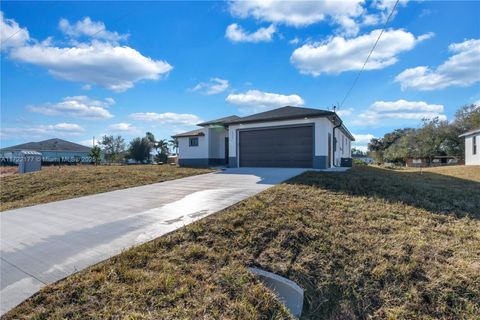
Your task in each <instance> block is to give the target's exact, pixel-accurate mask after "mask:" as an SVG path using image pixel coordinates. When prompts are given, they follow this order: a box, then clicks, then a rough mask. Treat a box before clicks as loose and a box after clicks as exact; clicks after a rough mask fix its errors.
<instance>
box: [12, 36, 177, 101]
mask: <svg viewBox="0 0 480 320" xmlns="http://www.w3.org/2000/svg"><path fill="white" fill-rule="evenodd" d="M10 57H11V58H12V59H14V60H17V61H21V62H25V63H30V64H33V65H38V66H42V67H45V68H47V69H48V71H49V72H50V73H51V74H52V75H53V76H55V77H57V78H60V79H63V80H68V81H75V82H82V83H87V84H96V85H99V86H102V87H105V88H108V89H110V90H113V91H118V92H120V91H125V90H127V89H129V88H132V87H133V86H134V83H135V82H138V81H141V80H157V79H159V78H160V77H161V76H162V75H165V74H167V73H168V72H170V71H171V70H172V68H173V67H172V66H171V65H170V64H168V63H167V62H165V61H161V60H153V59H151V58H149V57H145V56H143V55H142V54H141V53H140V52H138V51H137V50H135V49H133V48H130V47H126V46H115V45H112V44H109V43H102V42H92V43H91V44H79V45H78V46H76V47H70V48H59V47H53V46H49V45H45V44H35V45H32V46H25V47H17V48H14V49H12V51H11V53H10Z"/></svg>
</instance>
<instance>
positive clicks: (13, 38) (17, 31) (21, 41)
mask: <svg viewBox="0 0 480 320" xmlns="http://www.w3.org/2000/svg"><path fill="white" fill-rule="evenodd" d="M29 39H30V36H29V34H28V30H27V29H26V28H20V26H19V25H18V23H17V22H15V20H13V19H5V18H4V16H3V12H2V11H0V43H1V48H0V49H1V50H6V49H8V48H14V47H20V46H23V45H25V43H26V42H27V41H28V40H29Z"/></svg>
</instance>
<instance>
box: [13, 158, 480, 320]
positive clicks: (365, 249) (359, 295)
mask: <svg viewBox="0 0 480 320" xmlns="http://www.w3.org/2000/svg"><path fill="white" fill-rule="evenodd" d="M461 168H462V169H464V170H468V172H470V173H469V174H465V176H466V177H468V179H467V178H464V177H462V178H458V177H456V176H455V175H456V174H455V173H453V172H454V171H444V169H443V168H442V170H440V172H437V171H436V170H434V169H432V170H426V171H422V173H421V174H420V172H419V171H418V172H417V171H412V170H406V171H392V170H385V169H378V168H371V167H356V168H353V169H352V170H351V171H349V172H347V173H318V172H308V173H305V174H303V175H301V176H299V177H296V178H294V179H292V180H290V181H288V182H287V183H284V184H281V185H279V186H276V187H274V188H271V189H269V190H266V191H264V192H262V193H260V194H259V195H257V196H254V197H251V198H249V199H247V200H245V201H242V202H240V203H238V204H236V205H234V206H232V207H230V208H228V209H226V210H224V211H222V212H219V213H218V214H215V215H212V216H209V217H207V218H205V219H203V220H200V221H197V222H195V223H193V224H191V225H189V226H187V227H185V228H182V229H180V230H177V231H176V232H173V233H171V234H169V235H167V236H165V237H161V238H158V239H156V240H154V241H151V242H149V243H147V244H144V245H141V246H139V247H136V248H133V249H131V250H128V251H126V252H124V253H122V254H121V255H118V256H116V257H113V258H111V259H108V260H106V261H104V262H102V263H100V264H98V265H95V266H93V267H90V268H88V269H86V270H84V271H81V272H79V273H77V274H75V275H72V276H70V277H68V278H66V279H64V280H61V281H59V282H57V283H55V284H53V285H50V286H48V287H46V288H45V289H43V290H42V291H41V292H39V293H38V294H36V295H34V296H33V297H32V298H30V299H29V300H27V301H25V302H24V303H22V304H21V305H20V306H18V307H17V308H15V309H13V310H12V311H10V312H9V313H8V314H7V315H5V317H4V318H5V319H22V318H36V319H42V318H45V319H47V318H48V319H51V318H53V319H55V318H58V319H60V318H72V319H84V318H118V319H200V318H201V319H285V318H289V317H290V316H289V314H288V312H287V311H286V310H285V309H284V307H283V306H282V305H281V304H280V303H279V302H278V300H277V299H276V298H275V296H274V295H273V294H272V293H271V292H270V291H269V290H268V289H266V288H265V287H264V286H263V285H262V284H261V283H260V282H259V281H258V280H257V279H256V278H255V277H253V276H252V275H251V274H249V273H248V271H247V269H246V267H248V266H257V267H260V268H263V269H266V270H268V271H272V272H275V273H278V274H281V275H283V276H285V277H287V278H289V279H291V280H293V281H295V282H297V283H298V284H299V285H300V286H301V287H303V288H304V289H305V304H304V312H303V315H302V318H303V319H367V318H368V319H478V318H480V220H479V219H480V212H479V208H480V179H478V178H475V177H477V176H478V174H479V170H480V168H479V167H461ZM452 170H453V169H452ZM462 172H464V171H463V170H462Z"/></svg>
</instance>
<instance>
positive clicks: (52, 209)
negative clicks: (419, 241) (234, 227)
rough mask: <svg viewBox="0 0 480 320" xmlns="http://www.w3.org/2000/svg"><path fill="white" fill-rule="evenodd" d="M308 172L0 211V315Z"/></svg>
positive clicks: (165, 186)
mask: <svg viewBox="0 0 480 320" xmlns="http://www.w3.org/2000/svg"><path fill="white" fill-rule="evenodd" d="M303 171H305V170H304V169H273V168H238V169H228V170H225V171H223V172H215V173H209V174H204V175H199V176H193V177H187V178H183V179H178V180H173V181H166V182H162V183H156V184H150V185H146V186H141V187H135V188H130V189H124V190H118V191H112V192H107V193H101V194H96V195H92V196H86V197H81V198H76V199H71V200H64V201H58V202H52V203H47V204H42V205H37V206H33V207H28V208H21V209H15V210H9V211H5V212H1V213H0V223H1V226H0V228H1V243H0V246H1V248H0V249H1V253H0V255H1V260H0V267H1V273H0V275H1V277H0V282H1V287H0V315H1V314H4V313H5V312H7V311H8V310H10V309H11V308H13V307H15V306H16V305H17V304H19V303H20V302H22V301H23V300H25V299H27V298H28V297H30V296H31V295H32V294H34V293H35V292H37V291H38V290H39V289H40V288H41V287H43V286H45V285H47V284H50V283H53V282H55V281H57V280H59V279H62V278H64V277H66V276H68V275H70V274H72V273H74V272H77V271H79V270H82V269H84V268H86V267H88V266H90V265H93V264H95V263H98V262H100V261H102V260H105V259H107V258H109V257H112V256H114V255H116V254H118V253H120V252H121V251H122V250H124V249H126V248H129V247H131V246H134V245H138V244H141V243H144V242H147V241H149V240H152V239H154V238H156V237H158V236H161V235H163V234H166V233H168V232H170V231H173V230H175V229H178V228H180V227H182V226H184V225H186V224H189V223H191V222H193V221H195V220H198V219H200V218H203V217H205V216H207V215H209V214H212V213H214V212H216V211H219V210H222V209H224V208H226V207H228V206H231V205H232V204H234V203H236V202H238V201H241V200H243V199H245V198H248V197H250V196H252V195H254V194H256V193H258V192H260V191H262V190H265V189H266V188H268V187H271V186H273V185H275V184H278V183H280V182H282V181H284V180H286V179H288V178H291V177H293V176H296V175H298V174H300V173H302V172H303Z"/></svg>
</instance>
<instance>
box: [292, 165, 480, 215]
mask: <svg viewBox="0 0 480 320" xmlns="http://www.w3.org/2000/svg"><path fill="white" fill-rule="evenodd" d="M464 168H465V170H471V168H468V167H464ZM475 169H476V168H475ZM286 183H288V184H297V185H309V186H314V187H318V188H323V189H327V190H331V191H335V192H342V193H346V194H349V195H353V196H366V197H373V198H381V199H384V200H386V201H388V202H392V203H398V202H400V203H404V204H408V205H411V206H414V207H417V208H423V209H425V210H428V211H429V212H432V213H436V214H448V215H454V216H456V217H466V216H468V217H470V218H474V219H480V182H476V181H473V180H467V179H462V178H458V177H454V176H449V175H445V174H438V173H435V172H432V171H423V172H420V171H402V170H400V171H396V170H388V169H382V168H376V167H370V166H358V167H354V168H352V170H349V171H348V172H343V173H330V172H313V171H309V172H306V173H304V174H302V175H300V176H297V177H295V178H292V179H290V180H288V181H287V182H286Z"/></svg>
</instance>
